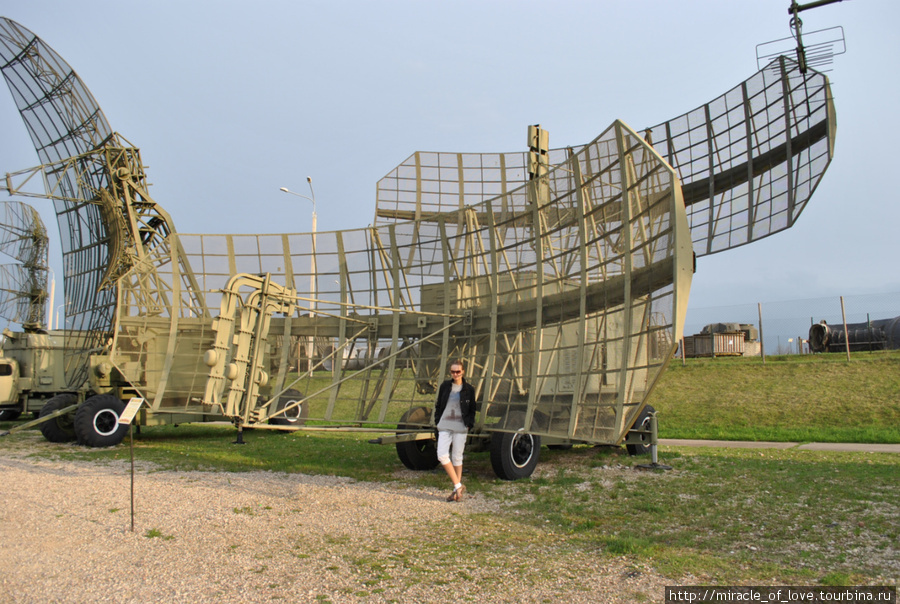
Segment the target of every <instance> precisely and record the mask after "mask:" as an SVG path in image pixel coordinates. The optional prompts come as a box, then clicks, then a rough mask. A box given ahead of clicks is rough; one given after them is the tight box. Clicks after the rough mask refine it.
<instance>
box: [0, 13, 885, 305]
mask: <svg viewBox="0 0 900 604" xmlns="http://www.w3.org/2000/svg"><path fill="white" fill-rule="evenodd" d="M789 5H790V2H789V0H740V1H739V0H627V1H626V0H617V1H612V0H583V1H574V0H554V1H552V2H550V1H544V2H533V1H530V0H519V1H511V0H509V1H500V0H479V1H466V0H456V1H436V0H435V1H426V0H418V1H412V0H407V1H389V0H382V1H374V0H373V1H362V0H357V1H343V2H342V1H335V0H329V1H327V2H325V1H323V2H312V1H301V0H294V1H281V0H279V1H267V0H260V1H257V2H254V3H252V4H251V3H250V2H246V1H244V2H233V1H222V0H220V1H216V2H199V1H194V0H179V1H177V2H175V1H169V0H165V1H159V0H150V1H147V2H142V3H135V2H123V1H121V0H116V1H98V0H78V1H77V2H71V1H66V2H62V1H50V0H0V15H2V16H5V17H8V18H10V19H13V20H15V21H17V22H19V23H20V24H22V25H24V26H25V27H26V28H28V29H30V30H31V31H33V32H34V33H36V34H37V35H38V36H40V37H41V38H43V40H44V41H45V42H47V43H48V44H49V45H50V46H51V47H52V48H53V49H54V50H56V51H57V52H58V53H59V54H60V55H61V56H62V57H63V58H64V59H65V60H66V61H67V62H68V63H69V64H70V65H71V66H72V67H73V68H74V69H75V71H76V72H77V73H78V74H79V75H80V76H81V78H82V79H83V80H84V82H85V83H86V85H87V86H88V88H89V89H90V90H91V91H92V93H93V94H94V97H95V98H96V99H97V102H98V103H99V105H100V107H101V108H103V110H104V112H105V114H106V117H107V119H108V120H109V122H110V124H111V126H112V128H113V129H114V130H116V131H117V132H119V133H120V134H122V135H123V136H124V137H125V138H126V139H127V140H129V141H130V142H131V143H132V144H134V145H135V146H137V147H139V148H140V149H141V152H142V157H143V160H144V163H145V164H146V165H147V166H148V170H147V173H148V176H149V180H150V182H151V183H152V185H153V186H152V188H151V190H150V191H151V194H152V195H153V197H154V199H155V200H156V201H157V202H158V203H160V204H162V206H163V207H164V208H165V209H166V210H167V211H168V212H169V213H170V214H171V215H172V217H173V219H174V222H175V226H176V228H177V230H178V231H180V232H182V233H226V232H231V233H251V232H260V233H265V232H306V231H309V230H310V213H311V204H310V203H308V202H306V201H305V200H302V199H299V198H296V197H292V196H290V195H286V194H284V193H281V192H280V191H279V188H280V187H288V188H290V189H293V190H295V191H297V192H299V193H302V194H308V193H309V190H308V188H307V186H306V177H307V176H310V177H312V179H313V184H314V186H315V195H316V199H317V201H318V208H317V209H318V228H319V230H320V231H326V230H338V229H348V228H359V227H364V226H366V225H368V224H370V223H371V222H372V221H373V215H374V207H375V184H376V182H377V181H378V179H380V178H381V177H382V176H384V175H385V174H386V173H387V172H389V171H390V170H391V169H392V168H393V167H394V166H395V165H397V164H398V163H400V162H401V161H403V160H404V159H406V158H407V157H408V156H409V155H410V154H411V153H412V152H413V151H416V150H425V151H452V152H497V151H520V150H524V149H525V146H526V142H525V140H526V128H527V126H528V125H529V124H537V123H540V124H541V125H542V126H543V127H544V128H546V129H547V130H549V132H550V143H551V147H562V146H566V145H576V144H582V143H585V142H588V141H590V140H591V139H593V138H594V137H595V136H597V135H598V134H600V133H601V132H602V131H603V130H605V129H606V128H607V127H608V126H609V125H610V124H611V123H612V121H613V120H615V119H622V120H623V121H625V122H626V123H627V124H629V125H630V126H632V127H633V128H635V129H636V130H640V129H641V128H644V127H647V126H652V125H655V124H658V123H660V122H663V121H665V120H667V119H669V118H672V117H675V116H677V115H680V114H682V113H685V112H687V111H689V110H691V109H693V108H695V107H697V106H699V105H702V104H703V103H705V102H707V101H709V100H711V99H713V98H714V97H716V96H718V95H720V94H722V93H724V92H725V91H727V90H728V89H730V88H732V87H733V86H735V85H737V84H738V83H739V82H741V81H742V80H744V79H746V78H748V77H749V76H750V75H752V74H753V73H754V72H755V71H756V70H757V64H756V46H757V45H758V44H760V43H763V42H767V41H770V40H775V39H778V38H785V37H788V36H789V35H790V30H789V27H788V21H789V17H788V14H787V8H788V7H789ZM802 18H803V22H804V33H806V32H812V31H815V30H820V29H825V28H830V27H835V26H842V27H843V29H844V35H845V37H846V48H847V52H846V53H845V54H843V55H841V56H838V57H836V58H835V61H834V64H833V65H832V66H831V71H830V72H829V73H828V75H829V77H830V78H831V80H832V85H833V91H834V95H835V107H836V110H837V123H838V130H837V142H836V147H835V159H834V161H833V162H832V164H831V166H830V167H829V169H828V171H827V172H826V174H825V177H824V179H823V180H822V183H821V184H820V186H819V188H818V190H817V191H816V193H815V194H814V195H813V197H812V199H811V201H810V203H809V204H808V206H807V208H806V209H805V211H804V212H803V214H802V215H801V216H800V218H799V220H798V223H797V225H796V226H795V227H794V228H792V229H790V230H788V231H785V232H783V233H780V234H777V235H775V236H773V237H770V238H769V239H766V240H763V241H761V242H758V243H754V244H751V245H748V246H744V247H743V248H739V249H736V250H730V251H726V252H723V253H721V254H717V255H714V256H707V257H704V258H701V259H700V260H699V262H698V270H697V274H696V275H695V278H694V284H693V288H692V292H691V305H692V306H694V307H711V306H720V305H731V304H742V303H755V302H770V301H780V300H794V299H806V298H816V297H823V296H837V295H845V296H848V295H856V294H866V293H883V292H900V270H898V268H897V257H898V248H900V243H898V239H897V235H898V227H900V204H898V199H897V196H898V194H897V187H896V185H895V181H894V179H893V176H892V174H893V173H894V170H896V168H892V166H895V164H896V163H897V160H896V154H895V152H894V151H893V148H894V144H896V141H897V139H898V136H897V133H896V130H897V127H898V126H897V121H898V120H897V104H898V100H900V84H898V82H900V77H898V75H897V67H898V59H900V34H898V29H897V28H898V23H900V2H897V0H845V1H844V2H841V3H836V4H832V5H829V6H825V7H821V8H817V9H814V10H809V11H806V12H804V13H803V15H802ZM37 163H38V162H37V156H36V154H35V152H34V149H33V147H32V145H31V142H30V140H29V138H28V136H27V133H26V131H25V127H24V125H23V123H22V121H21V119H20V117H19V115H18V112H17V111H16V108H15V106H14V104H13V102H12V98H11V97H10V95H9V94H8V91H7V90H5V87H4V90H0V173H5V172H10V171H14V170H19V169H22V168H27V167H31V166H34V165H36V164H37ZM29 203H32V204H33V205H38V206H39V207H41V208H42V213H43V215H44V216H45V220H46V222H47V223H48V226H50V227H51V232H53V234H54V254H58V245H56V237H55V235H56V230H55V229H56V225H55V219H54V217H53V214H52V212H51V211H50V204H49V202H41V201H40V200H35V201H30V202H29ZM54 266H60V265H59V262H58V260H54ZM57 270H58V269H57Z"/></svg>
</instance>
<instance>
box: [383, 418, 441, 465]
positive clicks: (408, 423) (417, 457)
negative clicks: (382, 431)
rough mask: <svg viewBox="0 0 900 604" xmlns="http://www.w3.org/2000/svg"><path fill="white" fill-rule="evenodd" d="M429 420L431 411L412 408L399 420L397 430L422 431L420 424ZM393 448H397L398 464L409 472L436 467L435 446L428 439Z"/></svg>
mask: <svg viewBox="0 0 900 604" xmlns="http://www.w3.org/2000/svg"><path fill="white" fill-rule="evenodd" d="M430 419H431V411H430V410H429V409H428V408H427V407H414V408H413V409H410V410H409V411H407V412H406V413H404V414H403V416H402V417H401V418H400V423H399V424H397V430H422V424H427V423H428V422H429V421H430ZM414 424H417V425H414ZM394 446H395V447H397V457H399V458H400V462H401V463H402V464H403V465H404V466H406V467H407V468H409V469H410V470H415V471H417V472H424V471H427V470H433V469H435V468H436V467H437V465H438V460H437V446H436V445H435V442H434V440H432V439H430V438H429V439H425V440H408V441H406V442H399V443H397V444H396V445H394Z"/></svg>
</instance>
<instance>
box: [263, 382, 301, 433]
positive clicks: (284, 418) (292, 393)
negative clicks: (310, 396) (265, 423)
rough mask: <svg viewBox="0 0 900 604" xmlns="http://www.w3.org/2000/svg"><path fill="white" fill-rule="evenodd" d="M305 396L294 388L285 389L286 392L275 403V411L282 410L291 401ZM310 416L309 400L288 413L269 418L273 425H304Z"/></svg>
mask: <svg viewBox="0 0 900 604" xmlns="http://www.w3.org/2000/svg"><path fill="white" fill-rule="evenodd" d="M301 398H303V393H302V392H300V391H299V390H296V389H294V388H289V389H288V390H285V391H284V394H282V395H281V396H279V397H278V401H277V402H276V403H275V411H276V412H277V411H281V410H282V409H284V408H285V407H286V406H288V405H289V404H290V403H294V402H296V401H298V400H299V399H301ZM307 417H309V405H308V404H307V402H304V403H302V404H301V405H300V406H299V407H294V408H293V409H291V410H290V411H288V412H287V414H286V415H279V416H278V417H272V418H270V419H269V423H270V424H271V425H273V426H302V425H304V424H305V423H306V418H307Z"/></svg>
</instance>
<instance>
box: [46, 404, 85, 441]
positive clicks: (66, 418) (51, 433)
mask: <svg viewBox="0 0 900 604" xmlns="http://www.w3.org/2000/svg"><path fill="white" fill-rule="evenodd" d="M77 402H78V397H77V396H75V395H74V394H57V395H56V396H54V397H52V398H51V399H50V400H49V401H47V402H46V403H44V406H43V407H41V415H40V417H44V416H46V415H50V414H51V413H54V412H56V411H59V410H60V409H64V408H66V407H68V406H70V405H74V404H75V403H77ZM74 418H75V414H74V413H66V414H65V415H60V416H59V417H57V418H56V419H51V420H49V421H46V422H44V423H43V424H41V434H43V435H44V438H46V439H47V440H49V441H50V442H52V443H67V442H71V441H73V440H75V425H74Z"/></svg>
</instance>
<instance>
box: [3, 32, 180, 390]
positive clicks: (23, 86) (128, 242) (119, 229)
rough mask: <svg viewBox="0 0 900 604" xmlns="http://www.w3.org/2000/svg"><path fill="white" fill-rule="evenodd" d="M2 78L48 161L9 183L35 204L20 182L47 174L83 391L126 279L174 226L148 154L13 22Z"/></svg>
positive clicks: (73, 366)
mask: <svg viewBox="0 0 900 604" xmlns="http://www.w3.org/2000/svg"><path fill="white" fill-rule="evenodd" d="M0 70H2V72H3V77H4V78H5V79H6V83H7V85H8V86H9V90H10V92H11V93H12V96H13V99H14V100H15V103H16V106H17V107H18V109H19V113H20V114H21V116H22V119H23V120H24V122H25V125H26V127H27V129H28V133H29V135H30V136H31V140H32V142H33V144H34V148H35V151H36V152H37V154H38V159H39V161H40V162H41V166H39V167H38V168H33V169H31V170H25V171H22V172H18V173H14V174H12V175H8V177H7V185H6V188H7V189H8V190H9V192H10V193H11V194H19V195H25V196H27V195H29V194H28V193H26V192H24V191H23V190H22V189H21V188H19V187H17V186H15V185H14V184H13V181H14V180H15V178H17V177H19V178H21V180H22V182H23V183H24V182H27V181H28V180H29V179H30V178H31V177H32V176H33V175H35V174H40V175H41V176H42V177H43V181H44V187H45V194H44V195H43V196H44V197H49V198H50V199H52V200H53V202H54V206H55V210H56V214H57V220H58V223H59V232H60V235H61V244H62V253H63V266H64V275H63V276H64V284H65V294H66V315H67V319H69V320H70V321H69V322H68V323H69V325H70V327H71V329H68V330H67V331H66V348H67V351H68V352H69V355H68V357H67V362H66V378H67V381H68V382H69V384H70V385H71V386H75V387H77V386H78V385H80V384H81V383H83V382H84V379H85V371H86V370H87V366H88V362H87V357H86V354H87V353H86V351H87V350H90V349H94V348H97V347H99V346H102V345H103V344H104V343H105V342H106V341H107V340H108V338H109V335H110V334H111V332H112V329H113V323H114V320H115V309H116V296H117V290H116V282H117V280H118V278H119V277H120V276H121V275H123V274H124V273H125V272H127V270H128V269H129V268H130V267H131V266H132V265H133V264H134V263H135V262H138V261H140V259H141V258H142V257H143V255H144V253H145V251H146V249H147V248H149V247H153V246H155V245H160V244H162V241H163V239H164V237H165V235H166V234H167V233H168V232H170V231H171V224H170V220H169V219H168V217H167V216H166V215H165V213H164V212H162V211H161V209H160V208H158V207H157V206H156V204H155V203H153V201H152V200H151V199H150V198H149V196H148V195H147V194H146V185H145V183H144V180H145V177H144V173H143V166H142V164H141V160H140V154H139V151H138V150H137V149H134V148H132V147H131V146H130V145H128V144H127V142H125V141H124V140H123V139H121V137H119V136H118V135H116V134H115V133H113V131H112V129H111V128H110V126H109V123H108V122H107V121H106V117H105V116H104V115H103V112H102V111H101V110H100V107H99V106H98V105H97V102H96V101H95V100H94V97H93V96H92V95H91V93H90V91H89V90H88V89H87V87H86V86H85V85H84V83H83V82H82V81H81V79H80V78H79V77H78V75H77V74H76V73H75V72H74V71H73V70H72V68H71V67H70V66H69V65H68V64H67V63H66V62H65V61H64V60H63V59H62V58H61V57H60V56H59V55H58V54H57V53H56V52H55V51H54V50H53V49H52V48H50V47H49V46H47V44H45V43H44V42H43V41H42V40H41V39H40V38H38V37H37V36H36V35H34V34H33V33H32V32H30V31H28V30H27V29H26V28H24V27H22V26H21V25H19V24H18V23H15V22H14V21H11V20H9V19H6V18H0ZM146 285H147V288H145V289H150V290H152V294H153V295H154V296H155V297H156V298H157V299H158V298H161V297H162V295H161V292H158V291H157V290H154V289H153V285H152V283H150V282H148V283H147V284H146ZM157 294H159V295H157Z"/></svg>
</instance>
